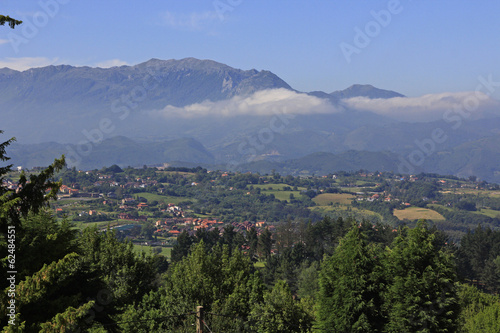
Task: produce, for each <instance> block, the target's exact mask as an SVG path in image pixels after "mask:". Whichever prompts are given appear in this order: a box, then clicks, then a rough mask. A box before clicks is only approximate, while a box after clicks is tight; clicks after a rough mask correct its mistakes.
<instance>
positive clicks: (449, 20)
mask: <svg viewBox="0 0 500 333" xmlns="http://www.w3.org/2000/svg"><path fill="white" fill-rule="evenodd" d="M43 4H46V5H48V7H47V6H46V5H43ZM55 5H57V7H58V8H56V7H55ZM47 8H49V9H47ZM391 10H392V13H391ZM381 11H384V12H383V13H387V12H388V13H390V18H389V19H388V18H387V16H385V20H386V21H383V24H381V23H377V21H376V19H375V18H374V14H373V13H381ZM0 13H1V14H4V15H10V16H12V17H15V18H18V19H22V20H24V21H25V25H24V26H20V27H18V28H16V29H14V30H11V29H10V28H7V27H2V28H0V67H5V66H7V67H14V68H20V69H22V68H27V67H30V66H42V65H48V64H61V63H64V64H70V65H77V66H83V65H85V66H111V65H113V64H130V65H133V64H137V63H140V62H144V61H146V60H148V59H150V58H159V59H180V58H185V57H195V58H200V59H212V60H215V61H218V62H222V63H225V64H228V65H230V66H232V67H236V68H241V69H251V68H256V69H258V70H262V69H266V70H270V71H272V72H273V73H275V74H277V75H278V76H280V77H281V78H282V79H284V80H285V81H286V82H287V83H289V84H290V85H291V86H292V87H293V88H295V89H297V90H300V91H313V90H322V91H326V92H332V91H334V90H340V89H344V88H346V87H348V86H350V85H351V84H354V83H362V84H373V85H374V86H377V87H380V88H384V89H391V90H395V91H398V92H400V93H403V94H405V95H407V96H412V97H413V96H421V95H424V94H431V93H440V92H460V91H472V90H474V89H475V88H476V87H477V85H478V84H479V81H478V78H479V77H480V76H482V77H488V76H491V77H492V80H493V81H495V82H500V66H499V59H500V43H499V41H500V38H499V36H500V20H498V14H499V13H500V2H497V1H461V0H453V1H451V0H440V1H435V0H434V1H433V0H419V1H416V0H413V1H409V0H406V1H405V0H400V1H397V0H390V1H387V0H385V1H375V0H373V1H359V0H351V1H341V0H337V1H333V0H332V1H329V0H321V1H320V0H309V1H305V0H301V1H299V0H286V1H285V0H275V1H269V0H267V1H264V0H215V1H214V0H189V1H186V0H184V1H181V0H178V1H171V0H151V1H141V2H139V1H127V0H120V1H118V0H105V1H102V0H100V1H97V0H85V1H77V0H40V1H14V0H0ZM30 24H31V27H32V28H33V27H34V28H35V30H30V29H29V25H30ZM370 28H371V29H372V30H369V29H370ZM356 29H359V30H356ZM367 29H368V32H367ZM356 31H362V32H363V34H366V33H369V34H370V35H371V37H370V36H368V38H369V43H366V40H365V41H364V42H365V44H367V45H364V44H363V43H359V38H358V44H357V46H356V40H355V38H356V35H357V34H358V33H357V32H356ZM358 37H359V36H358ZM12 41H14V43H13V42H12ZM341 45H344V46H345V45H350V46H352V47H355V48H356V53H352V54H351V55H350V56H349V57H346V56H345V55H344V54H343V52H342V48H341ZM351 50H352V49H351ZM348 58H349V59H348ZM348 60H349V61H348ZM492 97H495V98H496V99H500V88H497V91H495V92H494V93H493V95H492Z"/></svg>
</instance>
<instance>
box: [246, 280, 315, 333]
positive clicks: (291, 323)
mask: <svg viewBox="0 0 500 333" xmlns="http://www.w3.org/2000/svg"><path fill="white" fill-rule="evenodd" d="M251 320H252V322H254V323H255V324H254V329H256V331H257V332H259V333H293V332H297V333H299V332H304V333H306V332H311V331H312V323H313V317H312V315H311V313H309V312H308V311H307V310H306V309H305V306H304V304H303V303H300V302H297V301H296V300H295V299H294V298H293V296H292V293H291V292H290V289H289V288H288V285H287V283H286V282H285V281H278V282H277V283H276V284H275V286H274V287H273V289H272V290H271V291H269V292H266V293H265V294H264V302H262V303H256V304H255V305H254V307H253V309H252V313H251Z"/></svg>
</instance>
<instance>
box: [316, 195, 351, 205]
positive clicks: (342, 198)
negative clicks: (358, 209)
mask: <svg viewBox="0 0 500 333" xmlns="http://www.w3.org/2000/svg"><path fill="white" fill-rule="evenodd" d="M354 198H355V196H354V195H352V194H348V193H322V194H320V195H318V196H316V197H315V198H314V199H313V201H314V202H315V203H316V204H318V205H320V206H327V205H329V204H330V202H332V203H334V204H335V203H339V204H342V205H350V204H351V201H352V199H354Z"/></svg>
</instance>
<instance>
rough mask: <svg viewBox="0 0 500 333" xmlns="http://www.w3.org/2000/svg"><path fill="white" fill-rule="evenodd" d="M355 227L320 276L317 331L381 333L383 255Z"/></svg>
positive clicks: (329, 258)
mask: <svg viewBox="0 0 500 333" xmlns="http://www.w3.org/2000/svg"><path fill="white" fill-rule="evenodd" d="M365 237H366V236H365V235H364V234H363V233H362V232H361V231H360V230H359V228H358V227H357V226H353V227H352V228H351V230H350V231H349V232H348V233H347V235H346V236H345V237H344V238H343V239H342V240H341V241H340V244H339V246H338V247H337V248H336V249H335V251H334V253H333V255H332V256H330V257H327V258H325V259H324V262H323V264H322V267H321V271H320V275H319V293H318V301H317V327H318V328H319V329H321V330H322V331H324V332H367V333H368V332H381V331H382V328H383V324H384V321H383V316H382V313H381V304H382V299H381V289H382V287H383V280H382V274H381V272H380V263H379V260H380V259H379V252H380V251H378V250H377V249H376V248H374V247H372V246H370V245H369V244H367V242H366V240H365Z"/></svg>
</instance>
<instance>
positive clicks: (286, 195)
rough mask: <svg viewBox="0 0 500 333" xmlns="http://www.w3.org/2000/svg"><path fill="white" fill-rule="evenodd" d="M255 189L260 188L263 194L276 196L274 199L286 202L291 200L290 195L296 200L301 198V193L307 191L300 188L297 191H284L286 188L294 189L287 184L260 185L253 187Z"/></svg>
mask: <svg viewBox="0 0 500 333" xmlns="http://www.w3.org/2000/svg"><path fill="white" fill-rule="evenodd" d="M252 186H253V187H254V188H260V190H261V193H265V194H267V195H269V194H274V197H275V198H276V199H278V200H281V201H285V200H290V194H293V195H294V197H295V198H299V196H300V195H301V193H300V191H303V190H305V188H304V187H298V188H297V191H283V188H285V187H292V188H293V186H290V185H287V184H258V185H252Z"/></svg>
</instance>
